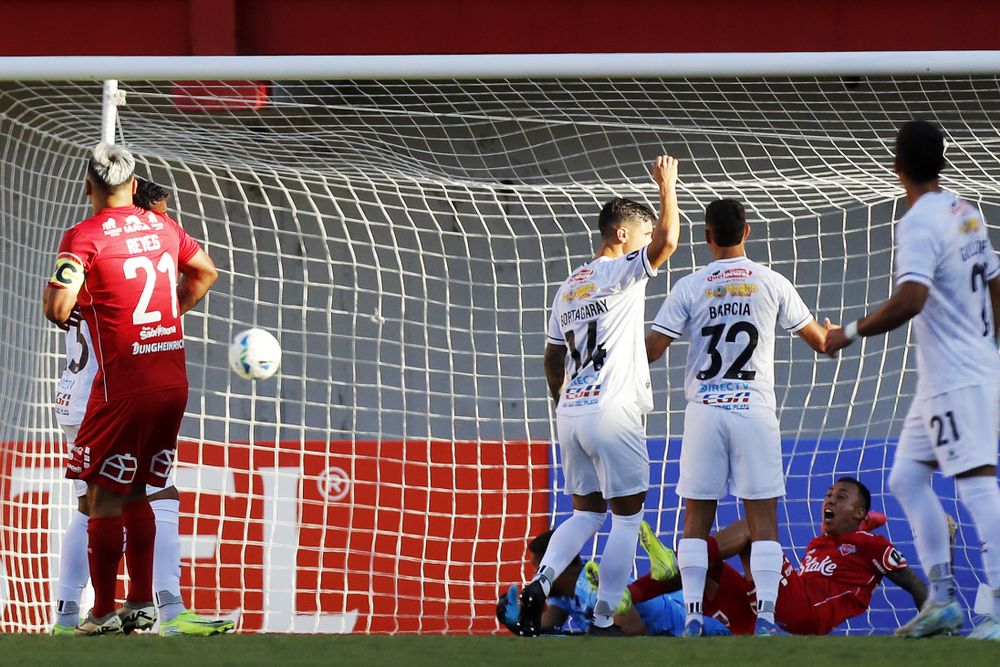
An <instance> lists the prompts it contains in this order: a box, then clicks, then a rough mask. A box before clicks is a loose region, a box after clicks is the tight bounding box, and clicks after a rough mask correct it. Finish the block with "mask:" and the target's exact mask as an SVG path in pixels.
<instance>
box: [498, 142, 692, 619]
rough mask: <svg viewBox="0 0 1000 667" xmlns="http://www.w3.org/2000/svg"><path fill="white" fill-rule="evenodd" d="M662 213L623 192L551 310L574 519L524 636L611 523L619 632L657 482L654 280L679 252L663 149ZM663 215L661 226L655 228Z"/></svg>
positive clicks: (551, 380) (670, 164) (605, 610)
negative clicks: (651, 435) (651, 424)
mask: <svg viewBox="0 0 1000 667" xmlns="http://www.w3.org/2000/svg"><path fill="white" fill-rule="evenodd" d="M652 176H653V180H654V181H655V182H656V183H657V185H658V186H659V190H660V217H659V219H658V220H657V219H656V218H655V216H654V214H653V212H652V211H651V210H650V209H649V208H648V207H646V206H643V205H642V204H638V203H636V202H632V201H628V200H627V199H620V198H615V199H612V200H611V201H609V202H608V203H607V204H605V205H604V207H603V208H602V209H601V213H600V216H599V217H598V224H597V226H598V229H599V230H600V233H601V243H600V246H599V247H598V248H597V251H596V253H595V255H594V258H593V259H592V260H590V261H589V262H586V263H584V264H583V265H581V266H578V267H577V268H576V269H575V270H574V271H573V273H572V274H571V275H570V276H569V277H568V278H567V279H566V280H565V281H564V282H563V283H562V285H560V287H559V289H558V290H557V292H556V295H555V299H554V300H553V303H552V313H551V316H550V317H549V326H548V331H547V332H546V336H545V339H546V345H545V357H544V368H545V377H546V381H547V382H548V387H549V393H550V395H551V396H552V398H553V400H555V401H556V428H557V431H558V435H559V450H560V452H561V453H562V460H563V471H564V472H565V475H566V491H567V492H568V493H570V494H571V495H572V496H573V515H572V516H571V517H569V518H568V519H566V521H563V522H562V523H561V524H560V525H559V526H558V527H557V528H556V530H555V533H553V535H552V539H551V540H550V542H549V547H548V549H547V550H546V552H545V556H544V558H542V561H541V563H539V567H538V571H537V573H536V574H535V578H534V579H533V580H532V581H531V582H530V583H529V584H528V585H527V586H525V587H524V590H523V591H522V592H521V614H520V618H519V619H518V621H517V625H518V627H519V628H520V632H521V633H522V634H525V635H534V634H537V633H538V630H539V629H540V626H539V623H540V622H541V615H542V610H543V609H544V608H545V598H546V597H547V596H548V594H549V590H550V588H551V586H552V582H554V581H555V580H556V578H557V577H558V576H559V575H560V574H562V571H563V570H564V569H566V566H567V565H568V564H569V563H570V562H571V561H572V560H573V558H575V557H576V556H577V555H579V553H580V549H581V548H582V547H583V545H584V544H585V543H586V542H587V541H588V540H590V539H591V538H592V537H593V536H594V533H596V532H597V530H598V529H599V528H600V527H601V526H602V525H603V524H604V519H605V517H606V516H607V511H608V508H609V507H610V508H611V514H612V516H611V534H610V535H609V536H608V541H607V543H606V544H605V546H604V552H603V554H602V562H603V563H604V576H603V577H602V578H601V584H600V590H598V592H597V604H596V606H595V609H594V622H593V625H592V626H591V632H592V633H593V634H620V633H621V630H620V629H617V628H615V627H614V620H613V619H614V609H615V607H616V606H617V605H618V601H619V600H621V598H622V595H623V594H624V592H625V586H626V584H627V583H628V575H629V572H630V570H631V567H632V559H633V556H634V554H635V547H636V542H637V541H638V537H639V521H640V520H641V519H642V508H643V503H644V501H645V498H646V489H647V488H648V487H649V452H648V451H647V449H646V428H645V424H644V423H643V414H645V413H646V412H649V410H651V409H652V407H653V395H652V392H651V391H650V386H649V364H648V363H646V359H645V354H644V353H643V328H644V326H645V325H644V317H645V297H646V284H647V283H648V282H649V279H650V278H651V277H653V276H655V275H656V272H657V269H658V267H659V266H660V265H662V264H663V263H664V262H666V261H667V258H669V257H670V255H672V254H673V252H674V251H675V250H676V249H677V239H678V235H679V234H680V213H679V212H678V209H677V193H676V182H677V161H676V160H675V159H674V158H672V157H670V156H668V155H664V156H661V157H659V158H657V159H656V161H655V163H654V164H653V168H652ZM654 222H655V223H656V224H655V225H654Z"/></svg>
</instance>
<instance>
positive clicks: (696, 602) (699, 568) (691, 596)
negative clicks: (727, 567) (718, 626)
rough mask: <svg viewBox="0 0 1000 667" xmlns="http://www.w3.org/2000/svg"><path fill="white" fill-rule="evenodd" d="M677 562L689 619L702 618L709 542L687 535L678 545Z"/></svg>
mask: <svg viewBox="0 0 1000 667" xmlns="http://www.w3.org/2000/svg"><path fill="white" fill-rule="evenodd" d="M677 564H678V565H679V566H680V570H681V588H682V589H683V590H684V607H685V608H686V609H687V620H686V621H685V623H687V622H688V621H691V620H699V621H700V620H702V615H701V601H702V598H704V597H705V575H706V574H707V572H708V542H706V541H705V540H702V539H698V538H695V537H685V538H683V539H681V541H680V543H679V544H678V545H677Z"/></svg>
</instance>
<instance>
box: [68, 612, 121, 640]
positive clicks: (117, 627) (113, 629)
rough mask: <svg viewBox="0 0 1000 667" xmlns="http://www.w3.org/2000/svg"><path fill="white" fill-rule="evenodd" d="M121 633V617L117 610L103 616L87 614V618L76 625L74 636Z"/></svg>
mask: <svg viewBox="0 0 1000 667" xmlns="http://www.w3.org/2000/svg"><path fill="white" fill-rule="evenodd" d="M121 633H122V619H121V618H120V617H119V616H118V612H114V611H113V612H111V613H110V614H108V615H107V616H105V617H104V618H94V615H93V614H87V618H85V619H84V620H83V621H81V622H80V625H78V626H76V636H77V637H81V636H96V635H120V634H121Z"/></svg>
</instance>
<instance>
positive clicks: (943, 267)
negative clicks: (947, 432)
mask: <svg viewBox="0 0 1000 667" xmlns="http://www.w3.org/2000/svg"><path fill="white" fill-rule="evenodd" d="M896 232H897V239H898V240H897V246H896V253H895V262H896V266H895V273H896V284H897V285H901V284H902V283H904V282H916V283H920V284H921V285H926V286H927V287H928V288H930V289H929V292H928V295H927V302H926V304H925V305H924V308H923V310H922V311H920V314H919V315H917V316H916V317H915V318H913V328H914V332H915V334H916V338H917V370H918V373H917V393H918V394H920V395H923V396H936V395H939V394H942V393H944V392H947V391H951V390H952V389H958V388H961V387H968V386H973V385H979V384H983V383H984V382H986V381H996V378H997V377H1000V356H997V353H996V344H995V342H994V340H993V332H994V328H993V323H994V317H995V316H996V314H995V313H993V309H992V306H991V304H990V294H989V288H988V287H987V282H988V281H989V280H991V279H993V278H995V277H996V276H1000V260H998V259H997V255H996V253H995V252H994V250H993V246H992V245H991V244H990V238H989V235H988V233H987V229H986V225H985V224H984V223H983V218H982V215H981V214H980V212H979V210H978V209H976V207H974V206H972V205H971V204H969V203H967V202H965V201H962V200H961V199H959V198H958V197H957V196H955V195H954V194H953V193H950V192H945V191H941V192H929V193H927V194H925V195H923V196H921V197H920V199H918V200H917V202H916V203H915V204H914V205H913V207H912V208H910V210H909V211H908V212H907V213H906V215H904V216H903V218H902V219H901V220H900V221H899V223H898V225H897V227H896Z"/></svg>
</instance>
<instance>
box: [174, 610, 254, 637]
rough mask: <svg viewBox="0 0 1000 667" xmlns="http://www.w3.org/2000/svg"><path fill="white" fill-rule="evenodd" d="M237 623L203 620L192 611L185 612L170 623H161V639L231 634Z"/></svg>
mask: <svg viewBox="0 0 1000 667" xmlns="http://www.w3.org/2000/svg"><path fill="white" fill-rule="evenodd" d="M234 627H236V623H234V622H233V621H227V620H213V619H210V618H203V617H201V616H199V615H198V614H196V613H194V612H193V611H191V610H187V611H183V612H181V613H180V614H178V615H177V616H175V617H174V618H172V619H171V620H169V621H160V636H161V637H210V636H212V635H221V634H223V633H226V632H229V631H230V630H232V629H233V628H234Z"/></svg>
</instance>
